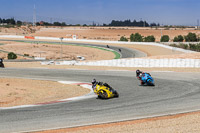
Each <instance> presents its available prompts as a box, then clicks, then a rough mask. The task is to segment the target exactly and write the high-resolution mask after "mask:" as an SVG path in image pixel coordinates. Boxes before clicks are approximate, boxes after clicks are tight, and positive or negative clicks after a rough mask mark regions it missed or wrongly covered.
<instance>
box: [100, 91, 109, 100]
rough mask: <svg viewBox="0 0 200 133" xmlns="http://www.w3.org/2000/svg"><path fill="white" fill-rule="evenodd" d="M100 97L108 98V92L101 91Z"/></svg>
mask: <svg viewBox="0 0 200 133" xmlns="http://www.w3.org/2000/svg"><path fill="white" fill-rule="evenodd" d="M98 98H102V99H106V98H108V94H107V93H106V92H105V91H103V92H99V95H98Z"/></svg>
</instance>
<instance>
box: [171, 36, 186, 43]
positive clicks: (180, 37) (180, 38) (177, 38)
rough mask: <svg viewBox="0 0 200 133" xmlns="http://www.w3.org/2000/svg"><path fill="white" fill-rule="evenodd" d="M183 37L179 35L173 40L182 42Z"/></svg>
mask: <svg viewBox="0 0 200 133" xmlns="http://www.w3.org/2000/svg"><path fill="white" fill-rule="evenodd" d="M183 40H184V38H183V36H182V35H179V36H178V37H174V40H173V41H174V42H183Z"/></svg>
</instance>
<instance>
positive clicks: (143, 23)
mask: <svg viewBox="0 0 200 133" xmlns="http://www.w3.org/2000/svg"><path fill="white" fill-rule="evenodd" d="M103 26H136V27H153V26H160V24H156V23H151V24H149V23H147V22H146V21H142V20H140V21H136V20H134V21H131V20H130V19H128V20H124V21H119V20H112V21H111V23H110V24H108V25H106V24H103Z"/></svg>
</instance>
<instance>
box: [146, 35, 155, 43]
mask: <svg viewBox="0 0 200 133" xmlns="http://www.w3.org/2000/svg"><path fill="white" fill-rule="evenodd" d="M155 40H156V39H155V37H154V36H153V35H151V36H147V37H145V38H144V42H155Z"/></svg>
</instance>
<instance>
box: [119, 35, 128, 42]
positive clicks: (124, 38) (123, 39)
mask: <svg viewBox="0 0 200 133" xmlns="http://www.w3.org/2000/svg"><path fill="white" fill-rule="evenodd" d="M119 41H125V42H128V39H127V38H126V37H124V36H122V37H121V38H120V40H119Z"/></svg>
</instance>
